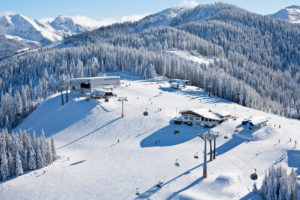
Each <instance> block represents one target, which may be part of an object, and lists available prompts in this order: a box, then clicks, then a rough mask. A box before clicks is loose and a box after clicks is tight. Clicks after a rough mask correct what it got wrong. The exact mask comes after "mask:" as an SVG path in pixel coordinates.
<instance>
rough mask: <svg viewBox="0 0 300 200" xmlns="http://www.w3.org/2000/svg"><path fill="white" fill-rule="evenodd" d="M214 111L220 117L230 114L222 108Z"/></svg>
mask: <svg viewBox="0 0 300 200" xmlns="http://www.w3.org/2000/svg"><path fill="white" fill-rule="evenodd" d="M214 113H216V114H217V115H220V116H221V117H226V116H230V115H231V113H230V112H227V111H224V110H218V111H214Z"/></svg>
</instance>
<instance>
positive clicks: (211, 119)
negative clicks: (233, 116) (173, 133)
mask: <svg viewBox="0 0 300 200" xmlns="http://www.w3.org/2000/svg"><path fill="white" fill-rule="evenodd" d="M179 113H180V114H181V116H180V117H179V118H177V119H176V120H177V121H181V122H182V123H184V124H188V125H200V126H203V127H214V126H216V125H218V124H220V123H222V122H223V121H225V120H227V119H228V118H229V117H230V113H228V112H225V111H218V112H215V111H212V110H208V109H205V108H199V109H195V110H182V111H180V112H179Z"/></svg>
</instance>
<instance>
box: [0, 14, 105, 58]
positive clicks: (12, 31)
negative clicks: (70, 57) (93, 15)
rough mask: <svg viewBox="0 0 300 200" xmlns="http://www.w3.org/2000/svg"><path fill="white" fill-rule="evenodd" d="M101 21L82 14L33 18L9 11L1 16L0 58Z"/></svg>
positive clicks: (84, 28)
mask: <svg viewBox="0 0 300 200" xmlns="http://www.w3.org/2000/svg"><path fill="white" fill-rule="evenodd" d="M100 26H101V22H98V21H95V20H92V19H90V18H88V17H85V16H75V17H68V16H63V15H59V16H58V17H56V18H47V19H40V20H34V19H31V18H29V17H26V16H24V15H21V14H8V15H3V16H1V17H0V35H1V37H0V44H3V45H2V47H3V48H0V58H3V57H5V56H9V55H12V54H15V53H16V52H18V51H20V50H22V49H24V48H27V49H32V48H36V47H39V46H43V45H46V44H49V43H52V42H57V41H60V40H62V39H63V37H65V36H70V35H73V34H78V33H82V32H84V31H89V30H93V29H96V28H98V27H100Z"/></svg>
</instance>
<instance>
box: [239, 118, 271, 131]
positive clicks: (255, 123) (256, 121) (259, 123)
mask: <svg viewBox="0 0 300 200" xmlns="http://www.w3.org/2000/svg"><path fill="white" fill-rule="evenodd" d="M267 122H268V118H266V117H263V116H258V117H254V118H248V119H245V120H243V121H242V124H243V125H248V126H249V129H253V128H261V127H263V126H266V125H267Z"/></svg>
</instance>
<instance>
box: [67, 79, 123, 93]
mask: <svg viewBox="0 0 300 200" xmlns="http://www.w3.org/2000/svg"><path fill="white" fill-rule="evenodd" d="M119 85H120V77H119V76H99V77H85V78H73V79H71V80H70V86H71V90H72V92H80V93H82V94H86V93H91V92H93V91H94V90H95V89H103V88H107V87H118V86H119Z"/></svg>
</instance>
